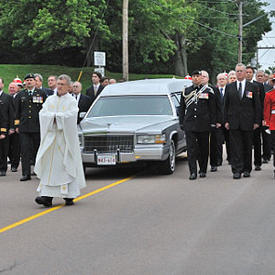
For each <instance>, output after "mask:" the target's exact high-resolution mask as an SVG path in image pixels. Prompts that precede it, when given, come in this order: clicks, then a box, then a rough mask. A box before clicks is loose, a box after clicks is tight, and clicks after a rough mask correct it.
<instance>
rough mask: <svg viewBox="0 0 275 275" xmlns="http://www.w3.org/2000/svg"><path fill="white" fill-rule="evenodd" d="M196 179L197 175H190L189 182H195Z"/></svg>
mask: <svg viewBox="0 0 275 275" xmlns="http://www.w3.org/2000/svg"><path fill="white" fill-rule="evenodd" d="M196 178H197V174H196V173H192V174H191V175H190V177H189V179H190V180H195V179H196Z"/></svg>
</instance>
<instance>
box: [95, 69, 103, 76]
mask: <svg viewBox="0 0 275 275" xmlns="http://www.w3.org/2000/svg"><path fill="white" fill-rule="evenodd" d="M94 71H95V72H98V73H101V75H102V76H105V70H104V67H100V68H95V69H94Z"/></svg>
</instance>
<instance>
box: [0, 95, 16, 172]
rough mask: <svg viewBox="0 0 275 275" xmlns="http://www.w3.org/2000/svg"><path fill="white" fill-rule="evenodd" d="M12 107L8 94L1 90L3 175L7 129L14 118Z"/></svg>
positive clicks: (5, 165) (1, 168)
mask: <svg viewBox="0 0 275 275" xmlns="http://www.w3.org/2000/svg"><path fill="white" fill-rule="evenodd" d="M13 116H14V109H13V105H12V98H11V96H10V95H8V94H5V93H4V92H2V94H1V95H0V135H5V136H6V137H5V138H4V139H0V175H1V176H5V175H6V171H7V157H8V149H9V139H8V131H9V128H10V125H11V124H13V120H14V117H13Z"/></svg>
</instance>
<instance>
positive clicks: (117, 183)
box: [0, 176, 135, 234]
mask: <svg viewBox="0 0 275 275" xmlns="http://www.w3.org/2000/svg"><path fill="white" fill-rule="evenodd" d="M134 177H135V176H131V177H128V178H125V179H122V180H119V181H116V182H114V183H111V184H109V185H106V186H104V187H102V188H99V189H96V190H94V191H92V192H90V193H88V194H85V195H82V196H80V197H78V198H76V199H74V201H75V202H77V201H80V200H83V199H86V198H88V197H91V196H93V195H95V194H97V193H100V192H103V191H105V190H107V189H110V188H112V187H114V186H117V185H119V184H121V183H124V182H126V181H129V180H131V179H133V178H134ZM62 207H64V204H61V205H57V206H55V207H52V208H49V209H47V210H45V211H42V212H40V213H38V214H35V215H33V216H30V217H28V218H26V219H23V220H20V221H18V222H15V223H13V224H10V225H8V226H5V227H3V228H0V234H1V233H3V232H6V231H8V230H10V229H13V228H15V227H17V226H20V225H22V224H24V223H27V222H29V221H32V220H35V219H37V218H39V217H41V216H44V215H46V214H48V213H51V212H53V211H56V210H58V209H60V208H62Z"/></svg>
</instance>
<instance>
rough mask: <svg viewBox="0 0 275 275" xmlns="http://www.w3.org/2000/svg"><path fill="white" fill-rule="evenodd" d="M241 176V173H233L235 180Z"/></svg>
mask: <svg viewBox="0 0 275 275" xmlns="http://www.w3.org/2000/svg"><path fill="white" fill-rule="evenodd" d="M240 178H241V173H234V174H233V179H234V180H238V179H240Z"/></svg>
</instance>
